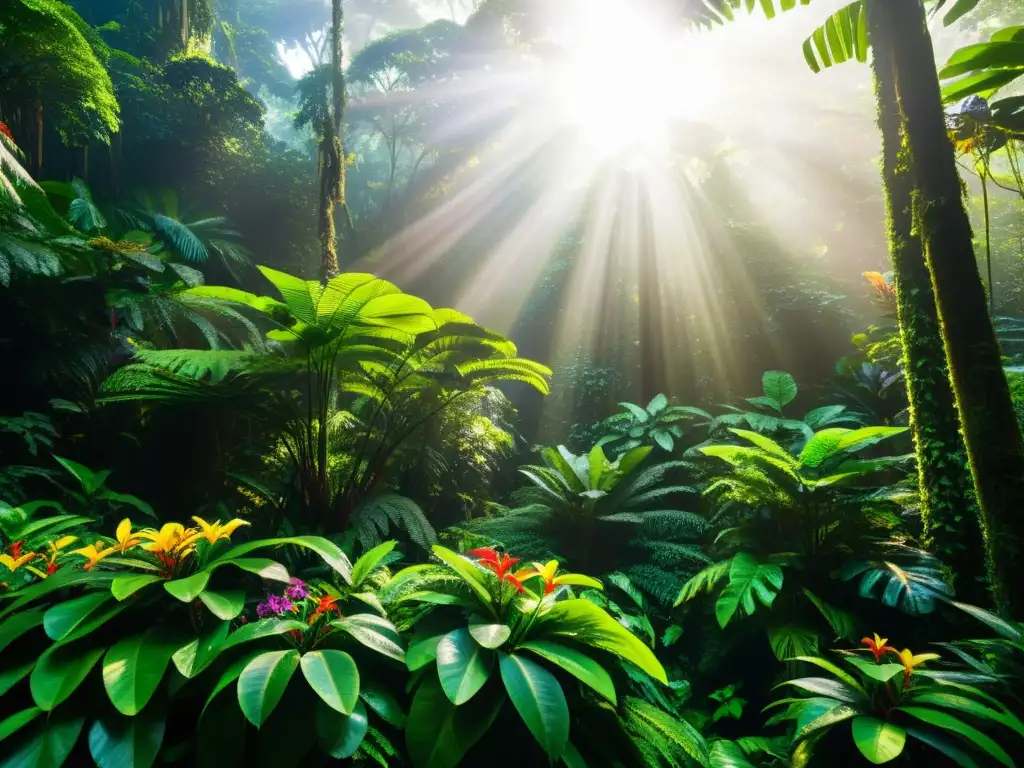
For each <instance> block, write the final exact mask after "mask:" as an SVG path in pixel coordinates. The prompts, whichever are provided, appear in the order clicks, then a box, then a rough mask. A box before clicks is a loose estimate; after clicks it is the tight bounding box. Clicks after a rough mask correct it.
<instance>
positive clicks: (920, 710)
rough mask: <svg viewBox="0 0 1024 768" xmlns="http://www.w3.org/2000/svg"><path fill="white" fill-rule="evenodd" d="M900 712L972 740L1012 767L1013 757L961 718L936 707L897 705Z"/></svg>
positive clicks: (980, 747) (1008, 767)
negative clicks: (940, 710)
mask: <svg viewBox="0 0 1024 768" xmlns="http://www.w3.org/2000/svg"><path fill="white" fill-rule="evenodd" d="M897 709H898V710H900V711H901V712H906V713H907V714H908V715H912V716H913V717H916V718H917V719H918V720H922V721H924V722H926V723H928V724H929V725H934V726H936V727H937V728H942V729H943V730H946V731H950V732H952V733H955V734H956V735H957V736H960V737H961V738H964V739H967V740H968V741H970V742H973V743H974V745H975V746H977V747H978V748H979V749H982V750H984V751H985V752H987V753H988V754H989V755H991V756H992V757H993V758H995V759H996V760H998V761H999V762H1000V763H1002V764H1003V765H1005V766H1007V768H1013V766H1014V762H1013V759H1012V758H1011V757H1010V756H1009V755H1008V754H1007V753H1006V750H1005V749H1003V748H1002V747H1001V746H999V744H997V743H996V742H995V741H993V740H992V739H991V738H990V737H989V736H987V735H986V734H984V733H982V732H981V731H979V730H978V729H977V728H972V727H971V726H969V725H968V724H967V723H965V722H964V721H963V720H961V719H959V718H957V717H953V716H952V715H949V714H946V713H945V712H939V711H938V710H936V709H929V708H928V707H897Z"/></svg>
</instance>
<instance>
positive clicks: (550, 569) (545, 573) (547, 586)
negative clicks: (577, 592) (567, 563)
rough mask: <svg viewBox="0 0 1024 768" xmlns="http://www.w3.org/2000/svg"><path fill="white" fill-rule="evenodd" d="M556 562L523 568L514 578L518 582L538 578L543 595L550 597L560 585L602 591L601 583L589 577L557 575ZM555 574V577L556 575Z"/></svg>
mask: <svg viewBox="0 0 1024 768" xmlns="http://www.w3.org/2000/svg"><path fill="white" fill-rule="evenodd" d="M557 571H558V561H557V560H549V561H548V562H547V564H545V565H541V564H540V563H533V568H524V569H523V570H521V571H516V573H515V578H516V579H517V580H518V581H526V580H527V579H532V578H533V577H534V576H539V577H540V578H541V580H542V581H543V582H544V594H545V595H550V594H551V593H552V592H554V591H555V587H557V586H559V585H560V584H570V585H573V586H579V587H593V588H594V589H603V587H602V586H601V582H600V581H598V580H597V579H592V578H590V577H589V576H584V575H583V574H580V573H562V574H557ZM556 574H557V575H556Z"/></svg>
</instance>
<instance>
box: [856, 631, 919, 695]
mask: <svg viewBox="0 0 1024 768" xmlns="http://www.w3.org/2000/svg"><path fill="white" fill-rule="evenodd" d="M861 642H862V643H864V645H865V646H867V647H865V648H860V649H858V650H861V651H870V652H871V655H873V656H874V657H875V663H881V661H882V657H883V656H885V654H887V653H893V654H895V655H896V657H897V658H898V659H899V660H900V663H901V664H902V665H903V689H904V690H906V689H907V688H908V687H909V686H910V676H911V675H913V674H914V669H915V668H916V667H919V666H921V665H922V664H924V663H925V662H926V661H932V660H934V659H937V658H939V654H937V653H919V654H916V655H915V654H914V653H913V652H912V651H911V650H910V649H909V648H904V649H903V650H902V651H897V650H896V648H895V646H892V645H889V644H888V643H889V638H887V637H879V636H878V634H877V633H875V636H874V637H864V638H861Z"/></svg>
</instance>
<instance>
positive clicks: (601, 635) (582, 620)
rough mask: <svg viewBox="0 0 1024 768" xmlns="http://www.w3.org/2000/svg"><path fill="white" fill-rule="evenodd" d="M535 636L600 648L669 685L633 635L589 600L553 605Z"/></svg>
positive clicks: (657, 664)
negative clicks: (556, 637) (552, 637)
mask: <svg viewBox="0 0 1024 768" xmlns="http://www.w3.org/2000/svg"><path fill="white" fill-rule="evenodd" d="M534 626H535V628H536V630H537V633H538V634H540V633H546V634H551V635H555V636H559V637H568V638H571V639H573V640H575V641H576V642H579V643H582V644H584V645H589V646H591V647H594V648H600V649H602V650H605V651H609V652H610V653H614V654H615V655H617V656H619V657H621V658H623V659H625V660H627V661H629V662H631V663H633V664H635V665H636V666H638V667H639V668H640V669H642V670H643V671H644V672H646V673H647V674H648V675H650V676H651V677H653V678H654V679H655V680H659V681H661V682H662V683H664V684H666V685H667V684H668V678H667V676H666V675H665V669H664V667H662V666H661V662H659V661H658V659H657V657H656V656H655V655H654V653H653V652H652V651H651V649H650V648H648V647H647V646H646V645H644V643H643V641H642V640H640V639H639V638H638V637H637V636H636V635H634V634H633V633H632V632H630V631H629V630H628V629H626V628H625V627H623V626H622V625H621V624H619V622H617V621H616V620H615V619H613V618H612V617H611V616H609V615H608V613H607V612H606V611H604V610H603V609H601V608H599V607H598V606H596V605H594V604H593V603H592V602H590V601H589V600H582V599H579V600H562V601H560V602H557V603H555V604H554V605H553V606H552V607H551V609H550V610H549V611H548V612H547V613H546V614H544V615H543V616H542V617H541V618H540V619H539V620H538V621H537V623H536V624H535V625H534Z"/></svg>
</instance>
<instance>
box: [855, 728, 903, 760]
mask: <svg viewBox="0 0 1024 768" xmlns="http://www.w3.org/2000/svg"><path fill="white" fill-rule="evenodd" d="M853 742H854V744H856V745H857V749H859V750H860V753H861V754H862V755H864V757H866V758H867V759H868V762H870V763H874V764H875V765H881V764H882V763H888V762H889V761H890V760H895V759H896V758H897V757H899V756H900V755H901V754H903V747H904V745H905V744H906V742H907V732H906V731H904V730H903V729H902V728H900V727H899V726H898V725H893V724H892V723H887V722H885V721H884V720H878V719H876V718H874V717H855V718H854V719H853Z"/></svg>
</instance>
